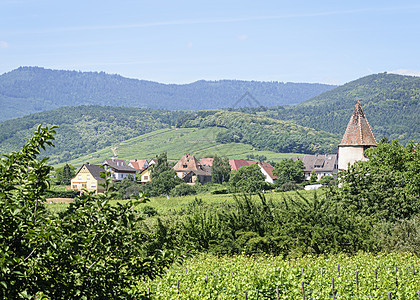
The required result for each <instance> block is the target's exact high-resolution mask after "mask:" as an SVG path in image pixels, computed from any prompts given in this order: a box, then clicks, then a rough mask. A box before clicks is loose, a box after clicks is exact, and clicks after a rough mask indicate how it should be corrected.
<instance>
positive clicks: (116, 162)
mask: <svg viewBox="0 0 420 300" xmlns="http://www.w3.org/2000/svg"><path fill="white" fill-rule="evenodd" d="M102 165H103V166H104V167H105V170H106V171H109V172H111V176H112V177H113V178H114V179H113V180H114V181H121V180H123V179H124V178H127V177H128V176H129V175H132V176H133V178H135V176H136V173H137V170H136V169H134V168H132V167H130V166H128V165H127V164H126V162H125V161H124V160H121V159H105V160H104V162H103V163H102Z"/></svg>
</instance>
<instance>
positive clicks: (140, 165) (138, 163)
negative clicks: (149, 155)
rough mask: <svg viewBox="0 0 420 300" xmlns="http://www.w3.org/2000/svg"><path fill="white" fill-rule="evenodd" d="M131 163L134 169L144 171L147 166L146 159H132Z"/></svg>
mask: <svg viewBox="0 0 420 300" xmlns="http://www.w3.org/2000/svg"><path fill="white" fill-rule="evenodd" d="M130 163H131V165H132V166H133V168H135V169H137V170H140V171H142V170H143V169H144V165H145V164H146V165H147V160H146V159H130Z"/></svg>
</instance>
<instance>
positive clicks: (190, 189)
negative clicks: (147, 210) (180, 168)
mask: <svg viewBox="0 0 420 300" xmlns="http://www.w3.org/2000/svg"><path fill="white" fill-rule="evenodd" d="M195 194H197V191H196V189H195V187H194V186H192V185H189V184H187V183H181V184H178V185H177V186H175V187H174V188H173V189H172V190H171V195H172V196H187V195H195Z"/></svg>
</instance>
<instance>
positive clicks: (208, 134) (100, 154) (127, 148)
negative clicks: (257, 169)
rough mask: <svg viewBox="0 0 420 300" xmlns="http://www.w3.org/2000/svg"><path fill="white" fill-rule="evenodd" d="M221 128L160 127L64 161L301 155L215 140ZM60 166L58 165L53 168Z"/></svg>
mask: <svg viewBox="0 0 420 300" xmlns="http://www.w3.org/2000/svg"><path fill="white" fill-rule="evenodd" d="M225 130H226V129H225V128H218V127H211V128H166V129H160V130H156V131H153V132H150V133H147V134H143V135H141V136H138V137H135V138H132V139H129V140H126V141H124V142H121V143H119V144H118V145H114V146H112V147H107V148H104V149H102V150H99V151H97V152H94V153H91V154H89V155H85V156H82V157H79V158H77V159H74V160H71V161H69V162H68V163H70V164H72V165H75V166H77V167H80V166H81V165H82V164H83V163H84V162H90V163H93V164H98V163H101V162H102V161H104V160H105V159H106V158H110V157H113V156H115V157H116V158H119V159H125V160H129V159H134V158H138V159H144V158H147V159H151V158H153V157H156V155H158V154H160V153H163V152H166V153H167V154H168V160H170V161H174V162H175V161H178V160H179V159H180V158H181V157H182V156H183V155H185V154H186V153H191V154H193V155H194V156H196V157H197V158H203V157H208V156H212V155H215V154H217V155H219V156H227V157H229V158H230V159H246V156H247V155H251V154H252V155H264V156H266V157H267V159H268V160H270V161H279V160H281V159H283V158H289V157H292V156H297V155H302V154H297V153H276V152H273V151H258V150H255V149H253V147H252V146H251V145H248V144H241V143H230V144H220V143H217V142H216V136H217V134H218V133H219V132H222V131H225ZM62 165H63V164H59V165H55V166H54V167H60V166H62Z"/></svg>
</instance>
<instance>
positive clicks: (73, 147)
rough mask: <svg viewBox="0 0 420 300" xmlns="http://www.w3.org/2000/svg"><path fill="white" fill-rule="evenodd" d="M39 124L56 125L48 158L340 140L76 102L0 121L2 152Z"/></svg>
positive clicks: (238, 150)
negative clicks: (78, 104) (83, 104)
mask: <svg viewBox="0 0 420 300" xmlns="http://www.w3.org/2000/svg"><path fill="white" fill-rule="evenodd" d="M38 124H42V125H52V124H56V125H59V126H60V127H59V128H58V130H57V136H56V141H55V145H56V146H55V147H54V148H52V147H50V148H48V149H47V150H46V152H45V153H44V155H47V156H49V157H50V158H51V159H50V162H51V164H60V163H64V162H68V161H77V162H83V161H92V162H99V161H101V160H103V158H107V157H112V156H116V157H121V158H124V159H128V158H146V157H147V158H151V157H154V156H156V155H157V154H159V153H162V152H168V154H169V158H170V159H174V160H177V159H179V158H180V157H181V156H182V155H184V154H185V153H187V152H190V153H194V154H195V155H197V156H199V157H204V156H209V155H214V154H219V155H227V156H229V157H231V158H246V155H250V154H254V155H264V156H266V157H268V158H269V159H278V158H281V157H283V156H282V155H280V154H279V153H315V152H320V153H322V152H328V153H331V152H335V151H336V148H337V144H338V139H337V137H336V136H334V135H333V134H330V133H326V132H323V131H320V130H314V129H310V128H304V127H302V126H299V125H296V124H294V123H291V122H286V121H280V120H274V119H270V118H267V117H264V116H255V115H250V114H245V113H238V112H228V111H216V110H213V111H199V112H195V113H191V112H181V111H176V112H174V111H166V110H152V109H140V108H125V107H118V108H117V107H101V106H79V107H72V108H70V107H65V108H60V109H55V110H52V111H48V112H41V113H38V114H33V115H29V116H26V117H23V118H18V119H13V120H8V121H5V122H3V123H0V152H1V153H8V152H10V151H14V150H16V149H19V147H21V145H22V144H23V143H24V139H25V138H28V137H30V136H31V134H32V133H33V131H34V130H35V128H36V126H37V125H38ZM174 127H177V128H174ZM256 151H258V153H257V152H256ZM275 153H278V154H275Z"/></svg>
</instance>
